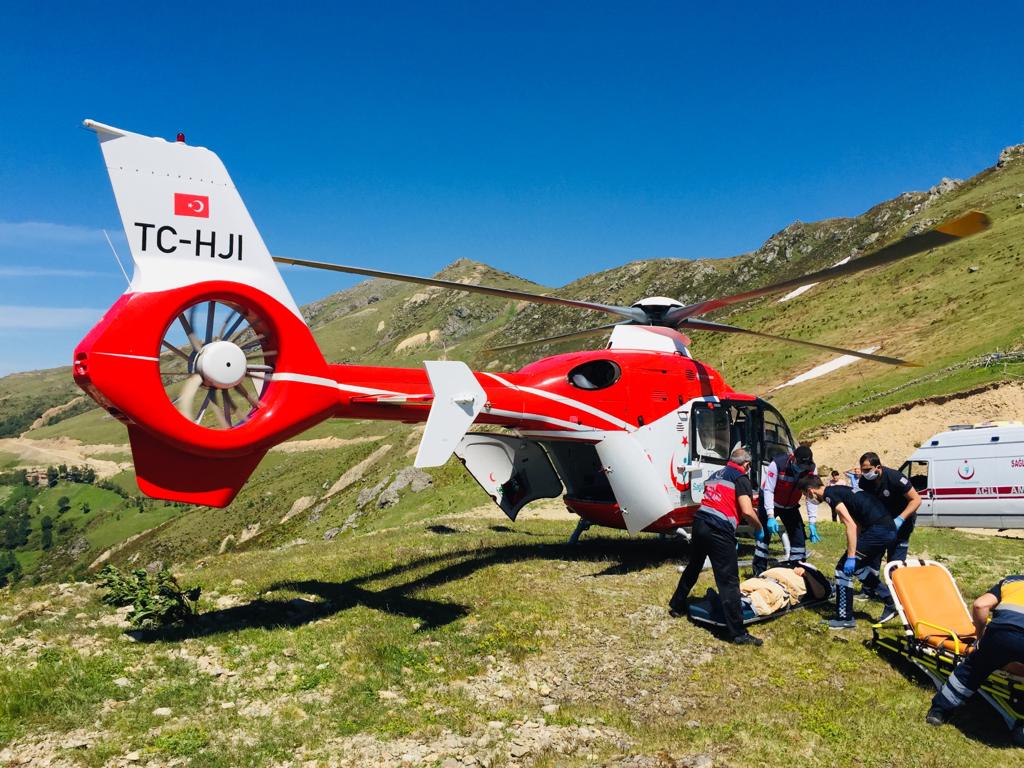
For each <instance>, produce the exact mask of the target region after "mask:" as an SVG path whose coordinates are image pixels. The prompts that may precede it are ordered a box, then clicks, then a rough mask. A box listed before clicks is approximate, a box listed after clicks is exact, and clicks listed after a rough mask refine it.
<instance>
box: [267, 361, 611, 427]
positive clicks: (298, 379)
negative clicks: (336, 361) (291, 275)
mask: <svg viewBox="0 0 1024 768" xmlns="http://www.w3.org/2000/svg"><path fill="white" fill-rule="evenodd" d="M264 378H265V379H266V380H268V381H290V382H294V383H296V384H312V385H314V386H318V387H330V388H332V389H340V390H343V391H346V392H355V393H357V394H364V395H398V396H403V397H407V396H409V395H411V394H415V393H412V392H394V391H392V390H388V389H372V388H370V387H359V386H356V385H354V384H343V383H341V382H339V381H334V379H325V378H323V377H321V376H308V375H306V374H304V373H269V374H267V375H266V376H265V377H264ZM503 383H505V382H503ZM509 386H511V385H509ZM484 412H485V413H487V414H490V415H494V416H504V417H506V418H510V419H519V420H522V421H539V422H542V423H544V424H552V425H554V426H558V427H564V428H565V429H568V430H571V431H573V432H589V431H591V430H592V428H591V427H588V426H585V425H582V424H573V423H572V422H571V421H564V420H562V419H556V418H554V417H552V416H542V415H540V414H538V413H517V412H516V411H505V410H501V409H500V408H491V409H488V410H485V411H484Z"/></svg>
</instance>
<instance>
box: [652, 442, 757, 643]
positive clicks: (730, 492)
mask: <svg viewBox="0 0 1024 768" xmlns="http://www.w3.org/2000/svg"><path fill="white" fill-rule="evenodd" d="M751 461H752V459H751V456H750V451H748V450H747V449H746V448H737V449H735V450H734V451H733V452H732V454H731V455H730V457H729V463H728V464H726V465H725V466H724V467H723V468H722V469H720V470H718V471H717V472H715V473H714V474H713V475H711V477H709V478H708V480H707V482H706V483H705V485H704V499H703V501H702V502H701V505H700V508H699V509H698V510H697V512H696V514H695V515H694V516H693V528H692V533H691V538H690V560H689V562H688V563H687V565H686V569H685V570H684V571H683V575H682V576H680V577H679V584H678V586H676V591H675V593H674V594H673V595H672V599H671V600H669V604H668V605H669V611H670V613H671V614H672V616H682V615H685V614H686V612H687V598H688V597H689V595H690V591H691V590H692V589H693V585H694V584H696V583H697V578H698V577H699V576H700V572H701V568H703V567H704V560H705V558H707V559H710V560H711V570H712V572H713V573H714V574H715V585H716V586H717V587H718V594H719V597H721V600H722V612H723V613H724V614H725V624H726V632H727V633H728V637H729V641H730V642H733V643H736V644H738V645H754V646H758V645H761V640H760V639H759V638H756V637H754V636H753V635H751V634H750V633H749V632H747V629H746V627H745V626H744V624H743V606H742V603H741V597H740V568H739V561H738V559H737V556H736V528H737V526H738V525H739V524H740V522H741V520H742V522H744V523H747V524H749V525H751V526H752V527H753V528H754V531H755V537H756V538H758V539H760V538H761V537H763V533H762V531H761V524H760V523H759V522H758V520H757V514H756V513H755V512H754V505H753V496H754V488H753V485H752V484H751V482H750V476H749V473H750V463H751Z"/></svg>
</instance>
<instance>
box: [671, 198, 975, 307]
mask: <svg viewBox="0 0 1024 768" xmlns="http://www.w3.org/2000/svg"><path fill="white" fill-rule="evenodd" d="M991 223H992V222H991V220H990V219H989V217H988V216H986V215H985V214H984V213H982V212H981V211H968V212H967V213H965V214H963V215H962V216H958V217H957V218H955V219H950V220H949V221H947V222H945V223H943V224H940V225H939V226H937V227H935V228H933V229H930V230H928V231H927V232H922V233H921V234H919V235H911V236H910V237H904V238H903V239H902V240H897V241H896V242H895V243H892V244H891V245H887V246H885V247H884V248H880V249H879V250H877V251H875V252H874V253H871V254H868V255H867V256H862V257H861V258H859V259H854V260H851V261H848V262H847V263H846V264H840V265H838V266H835V267H829V268H828V269H821V270H818V271H817V272H811V273H810V274H807V275H801V276H800V277H795V278H793V279H792V280H786V281H784V282H781V283H774V284H772V285H766V286H764V287H763V288H754V289H752V290H749V291H744V292H743V293H734V294H733V295H732V296H723V297H721V298H718V299H708V300H707V301H701V302H698V303H696V304H690V305H689V306H686V307H677V308H676V309H673V310H670V311H669V312H668V313H666V315H665V322H666V324H675V323H678V322H679V321H680V320H682V319H684V318H687V317H694V316H696V315H704V314H707V313H708V312H712V311H714V310H716V309H720V308H722V307H726V306H729V305H730V304H738V303H739V302H741V301H748V300H750V299H756V298H758V297H759V296H767V295H768V294H771V293H780V292H782V291H791V290H793V289H794V288H799V287H801V286H804V285H809V284H810V283H820V282H823V281H825V280H833V279H835V278H837V277H846V276H847V275H853V274H856V273H857V272H862V271H864V270H865V269H872V268H873V267H880V266H883V265H885V264H891V263H893V262H894V261H899V260H900V259H905V258H907V257H908V256H914V255H915V254H918V253H923V252H924V251H930V250H931V249H932V248H938V247H939V246H940V245H946V244H947V243H952V242H955V241H956V240H959V239H960V238H962V237H967V236H968V235H973V234H977V233H978V232H982V231H984V230H986V229H988V228H989V226H990V225H991Z"/></svg>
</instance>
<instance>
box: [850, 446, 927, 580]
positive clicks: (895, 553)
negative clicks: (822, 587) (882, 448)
mask: <svg viewBox="0 0 1024 768" xmlns="http://www.w3.org/2000/svg"><path fill="white" fill-rule="evenodd" d="M858 484H859V486H860V489H861V490H862V491H865V492H866V493H870V494H871V495H873V496H874V497H875V498H876V499H878V500H879V501H880V502H882V506H884V507H885V508H886V509H887V510H888V511H889V515H890V516H891V517H892V520H893V523H894V524H895V525H896V542H895V543H894V544H893V545H892V546H891V547H889V549H888V550H886V553H885V559H886V560H887V561H889V562H892V561H893V560H906V559H907V551H908V550H909V549H910V534H912V533H913V532H914V524H915V523H916V522H917V508H918V507H920V506H921V495H920V494H919V493H918V492H917V491H916V490H914V486H912V485H911V484H910V480H908V479H907V477H906V476H905V475H904V474H903V473H902V472H897V471H896V470H895V469H890V468H889V467H883V466H882V460H881V459H879V458H878V454H877V453H874V452H873V451H869V452H868V453H865V454H864V455H863V456H861V457H860V480H859V481H858Z"/></svg>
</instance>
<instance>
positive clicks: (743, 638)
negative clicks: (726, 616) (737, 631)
mask: <svg viewBox="0 0 1024 768" xmlns="http://www.w3.org/2000/svg"><path fill="white" fill-rule="evenodd" d="M729 642H730V643H732V644H733V645H752V646H754V647H755V648H757V647H759V646H761V645H763V644H764V641H763V640H762V639H761V638H759V637H754V636H753V635H752V634H750V633H749V632H747V633H746V634H743V635H736V637H734V638H732V639H730V640H729Z"/></svg>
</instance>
